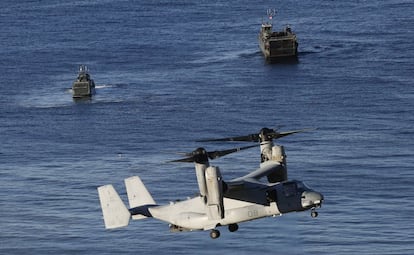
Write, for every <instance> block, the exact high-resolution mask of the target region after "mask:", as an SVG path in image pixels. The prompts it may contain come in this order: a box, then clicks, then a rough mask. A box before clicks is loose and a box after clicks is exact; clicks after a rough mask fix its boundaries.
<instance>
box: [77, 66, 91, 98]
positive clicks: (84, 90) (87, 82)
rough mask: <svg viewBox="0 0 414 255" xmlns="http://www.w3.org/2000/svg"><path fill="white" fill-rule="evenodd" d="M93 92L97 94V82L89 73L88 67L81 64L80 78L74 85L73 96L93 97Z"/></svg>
mask: <svg viewBox="0 0 414 255" xmlns="http://www.w3.org/2000/svg"><path fill="white" fill-rule="evenodd" d="M93 94H95V82H94V81H93V80H92V79H91V77H90V75H89V73H88V67H87V66H85V65H81V66H79V74H78V78H76V81H74V82H73V85H72V97H73V98H82V97H91V96H92V95H93Z"/></svg>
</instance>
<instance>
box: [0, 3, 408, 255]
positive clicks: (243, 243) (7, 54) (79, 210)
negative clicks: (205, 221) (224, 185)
mask: <svg viewBox="0 0 414 255" xmlns="http://www.w3.org/2000/svg"><path fill="white" fill-rule="evenodd" d="M274 4H275V3H274V2H269V1H259V2H254V1H253V2H252V1H219V2H216V1H171V2H170V1H121V0H118V1H116V0H101V1H98V0H96V1H52V0H45V1H28V0H26V1H11V0H3V1H1V3H0V23H1V26H0V32H1V36H0V81H1V85H0V94H1V97H0V142H1V145H0V229H1V231H0V253H1V254H45V253H48V254H121V253H122V254H138V253H141V254H149V253H152V254H166V253H167V254H193V253H197V254H211V253H222V254H260V253H272V254H308V253H314V254H413V253H414V246H413V241H414V230H413V228H414V223H413V222H414V216H413V215H414V199H413V198H414V197H413V195H414V185H413V184H414V152H413V151H414V139H413V138H414V114H413V109H414V86H413V80H414V79H413V78H414V75H413V73H414V67H413V66H414V65H413V64H414V43H413V40H412V39H413V38H414V18H413V16H412V13H413V11H414V4H413V3H412V1H406V0H389V1H359V0H350V1H345V2H339V1H308V0H305V1H296V0H294V1H279V2H278V3H277V4H278V5H277V6H274ZM269 7H271V8H277V10H278V14H277V16H276V18H275V26H276V27H278V26H279V27H282V25H284V24H287V23H289V24H291V26H292V29H293V30H294V31H295V32H296V33H297V35H298V38H299V54H300V55H299V62H298V63H296V64H287V63H284V64H283V63H282V64H272V65H270V64H267V63H266V62H265V61H264V59H263V57H262V55H261V53H260V52H259V48H258V44H257V33H258V30H259V28H260V23H261V21H262V18H263V16H264V14H265V13H266V9H267V8H269ZM276 22H277V24H276ZM79 64H86V65H88V67H89V68H90V71H91V75H92V78H94V79H95V82H96V83H97V94H96V96H95V97H93V98H92V100H90V101H83V102H74V101H73V100H72V98H71V94H70V90H69V89H70V87H71V84H72V82H73V81H74V79H75V78H76V75H77V68H78V65H79ZM262 127H272V128H275V127H280V128H281V131H285V130H290V129H299V128H304V127H315V128H317V129H316V130H314V131H311V132H307V133H303V134H298V135H295V136H290V137H286V138H283V139H281V140H279V141H278V142H279V143H280V144H283V145H284V146H285V149H286V151H287V153H288V165H289V177H290V178H294V179H300V180H303V181H305V182H306V183H307V184H308V185H310V186H311V187H313V188H314V189H316V190H318V191H320V192H322V193H323V194H324V195H325V200H326V202H325V204H324V206H323V208H321V209H320V210H319V217H318V218H316V219H312V218H311V217H310V214H309V213H308V212H303V213H293V214H287V215H283V217H278V218H266V219H261V220H257V221H253V222H247V223H243V224H241V225H240V229H239V231H238V232H236V233H229V232H228V231H227V230H226V229H224V228H223V230H222V235H221V237H220V238H219V239H217V240H211V239H210V237H209V236H208V232H192V233H170V232H169V231H168V226H167V224H165V223H163V222H158V221H155V220H153V219H147V220H143V221H134V222H131V224H130V226H129V227H128V228H124V229H120V230H116V231H107V230H105V229H104V226H103V220H102V213H101V210H100V207H99V199H98V195H97V191H96V187H98V186H100V185H103V184H108V183H113V184H114V185H115V188H116V189H117V190H118V191H119V192H120V194H121V196H122V198H123V199H124V200H125V201H126V193H125V188H124V185H123V179H124V178H126V177H129V176H132V175H139V176H141V178H142V179H143V181H144V183H145V184H146V185H147V187H148V189H149V190H150V192H151V193H152V194H153V196H154V198H155V200H156V201H157V202H158V203H167V202H168V201H170V200H175V199H177V198H185V197H187V196H192V195H193V194H195V193H196V192H197V185H196V183H195V176H194V170H193V167H192V165H191V164H172V163H165V162H166V161H168V160H171V159H175V158H176V157H177V155H176V154H175V152H188V151H192V150H193V149H195V148H196V147H198V146H205V147H206V148H207V149H208V150H216V149H224V148H230V147H232V146H235V145H236V144H227V145H226V144H224V145H223V144H211V143H210V144H208V143H205V144H200V143H197V142H195V140H197V139H201V138H211V137H223V136H234V135H244V134H249V133H254V132H257V131H259V130H260V128H262ZM244 145H245V144H244ZM258 162H259V152H258V151H257V150H255V149H252V150H249V151H243V152H240V153H239V154H232V155H229V156H227V157H224V158H221V159H219V160H216V161H214V162H213V163H214V165H217V166H220V168H221V171H222V174H223V177H224V178H225V179H231V178H235V177H238V176H241V175H244V174H246V173H248V172H249V171H251V170H252V169H255V168H256V167H257V166H258Z"/></svg>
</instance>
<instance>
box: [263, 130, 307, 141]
mask: <svg viewBox="0 0 414 255" xmlns="http://www.w3.org/2000/svg"><path fill="white" fill-rule="evenodd" d="M310 130H315V129H314V128H307V129H301V130H293V131H286V132H280V133H279V132H274V133H272V134H270V136H271V137H272V138H273V139H278V138H281V137H285V136H288V135H293V134H297V133H301V132H306V131H310Z"/></svg>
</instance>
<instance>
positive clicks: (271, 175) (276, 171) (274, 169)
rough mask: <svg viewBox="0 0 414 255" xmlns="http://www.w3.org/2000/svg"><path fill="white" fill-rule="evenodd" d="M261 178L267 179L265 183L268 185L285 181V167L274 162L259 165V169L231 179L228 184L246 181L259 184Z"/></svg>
mask: <svg viewBox="0 0 414 255" xmlns="http://www.w3.org/2000/svg"><path fill="white" fill-rule="evenodd" d="M263 177H267V181H268V182H269V183H276V182H280V181H285V180H286V179H287V172H286V167H285V166H283V165H282V164H280V163H279V162H275V161H267V162H264V163H262V164H261V165H260V168H258V169H256V170H254V171H253V172H251V173H249V174H247V175H245V176H242V177H239V178H236V179H233V180H231V181H230V182H234V183H237V182H240V181H248V182H252V181H255V182H260V179H262V178H263Z"/></svg>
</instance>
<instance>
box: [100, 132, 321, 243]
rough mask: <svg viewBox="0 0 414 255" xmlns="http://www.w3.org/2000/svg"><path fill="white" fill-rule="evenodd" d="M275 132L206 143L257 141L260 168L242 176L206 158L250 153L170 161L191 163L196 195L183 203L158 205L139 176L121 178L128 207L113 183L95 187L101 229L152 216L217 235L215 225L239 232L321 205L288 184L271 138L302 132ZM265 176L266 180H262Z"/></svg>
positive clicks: (176, 227)
mask: <svg viewBox="0 0 414 255" xmlns="http://www.w3.org/2000/svg"><path fill="white" fill-rule="evenodd" d="M302 131H304V130H298V131H290V132H282V133H279V132H276V131H274V130H273V129H267V128H263V129H262V130H261V131H260V133H259V134H252V135H248V136H240V137H232V138H224V139H212V140H204V141H255V142H260V147H261V164H260V167H259V168H258V169H256V170H254V171H252V172H251V173H249V174H247V175H244V176H242V177H239V178H236V179H233V180H230V181H224V180H223V178H222V175H221V172H220V169H219V168H218V167H216V166H210V164H209V159H215V158H218V157H221V156H224V155H227V154H229V153H233V152H237V151H240V150H244V149H248V148H251V147H254V146H256V145H253V146H245V147H240V148H236V149H230V150H224V151H213V152H207V151H206V150H205V149H204V148H198V149H196V150H195V151H193V152H191V153H188V154H186V158H183V159H178V160H174V161H171V162H194V164H195V172H196V177H197V182H198V188H199V195H198V196H195V197H192V198H188V199H187V200H183V201H176V202H170V204H167V205H158V204H157V203H156V202H155V201H154V199H153V198H152V196H151V194H150V193H149V192H148V190H147V188H146V187H145V186H144V184H143V182H142V181H141V179H140V178H139V177H138V176H133V177H130V178H127V179H125V186H126V190H127V195H128V200H129V208H130V209H128V208H127V207H126V206H125V204H124V203H123V202H122V200H121V198H120V197H119V195H118V193H117V192H116V191H115V189H114V187H113V186H112V185H105V186H101V187H98V193H99V199H100V203H101V208H102V212H103V217H104V223H105V228H107V229H114V228H120V227H125V226H127V225H128V224H129V221H130V219H131V218H132V219H134V220H139V219H144V218H147V217H152V218H155V219H159V220H161V221H165V222H167V223H169V226H170V230H171V231H173V232H179V231H194V230H210V237H211V238H213V239H215V238H218V237H219V236H220V232H219V230H217V228H218V227H221V226H228V229H229V231H230V232H234V231H237V230H238V223H241V222H245V221H251V220H254V219H259V218H262V217H268V216H280V215H282V214H285V213H289V212H298V211H305V210H309V209H310V210H311V216H312V217H317V215H318V214H317V212H316V208H319V207H320V206H321V205H322V202H323V195H322V194H320V193H318V192H316V191H314V190H312V189H310V188H309V187H307V186H306V185H305V184H304V183H303V182H301V181H297V180H288V178H287V167H286V155H285V152H284V149H283V146H279V145H274V144H273V139H277V138H280V137H284V136H286V135H290V134H294V133H298V132H302ZM265 177H266V178H265Z"/></svg>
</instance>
